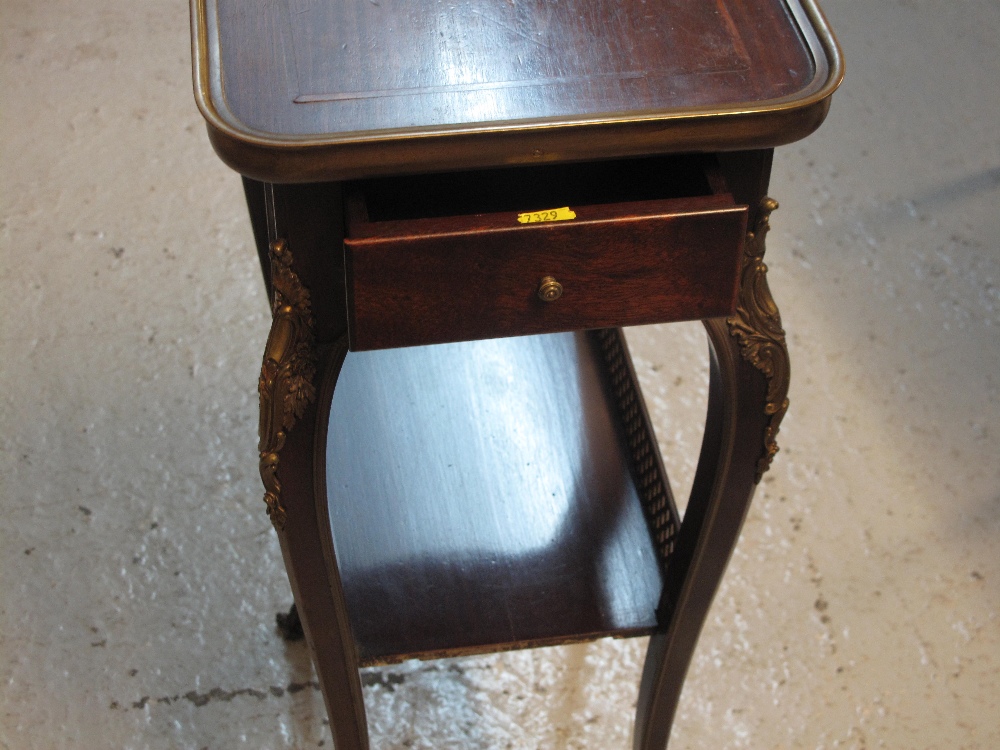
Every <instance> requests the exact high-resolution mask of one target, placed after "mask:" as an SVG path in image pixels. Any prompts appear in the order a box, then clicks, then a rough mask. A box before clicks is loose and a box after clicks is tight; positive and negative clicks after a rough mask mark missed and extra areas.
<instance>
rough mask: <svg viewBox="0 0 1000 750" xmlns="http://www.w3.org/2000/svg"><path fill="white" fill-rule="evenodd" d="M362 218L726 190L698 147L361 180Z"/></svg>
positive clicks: (358, 188) (526, 207)
mask: <svg viewBox="0 0 1000 750" xmlns="http://www.w3.org/2000/svg"><path fill="white" fill-rule="evenodd" d="M353 187H354V190H353V192H355V194H361V195H363V203H364V207H365V210H366V213H367V215H366V217H365V218H366V220H367V221H371V222H384V221H404V220H410V219H422V218H441V217H445V216H470V215H476V214H491V213H507V212H511V211H513V212H521V211H534V210H540V209H547V208H551V207H554V206H574V207H575V206H593V205H601V204H609V203H633V202H638V201H650V200H664V199H670V198H691V197H696V196H703V195H712V194H714V193H724V192H726V187H725V182H724V180H723V178H722V176H721V173H720V172H719V169H718V164H717V162H716V160H715V157H713V156H709V155H702V154H692V155H685V156H665V157H655V158H645V159H625V160H618V161H606V162H589V163H585V164H551V165H544V166H536V167H512V168H506V169H489V170H482V171H476V172H452V173H444V174H427V175H411V176H406V177H388V178H379V179H372V180H363V181H360V182H357V183H355V184H354V186H353Z"/></svg>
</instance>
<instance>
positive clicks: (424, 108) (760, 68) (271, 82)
mask: <svg viewBox="0 0 1000 750" xmlns="http://www.w3.org/2000/svg"><path fill="white" fill-rule="evenodd" d="M192 30H193V44H194V61H195V69H194V75H195V80H194V83H195V95H196V99H197V101H198V104H199V107H200V108H201V110H202V112H203V114H204V115H205V117H206V119H207V121H208V125H209V133H210V136H211V138H212V141H213V144H214V145H215V147H216V150H217V151H218V152H219V154H220V156H222V158H223V159H224V160H225V161H226V162H227V163H229V164H230V165H231V166H233V167H234V168H235V169H237V170H238V171H240V172H242V173H244V174H247V175H249V176H252V177H256V178H258V179H265V180H270V181H276V182H283V181H287V182H307V181H315V180H327V179H345V178H353V177H360V176H369V175H376V174H395V173H412V172H422V171H436V170H437V171H440V170H449V169H469V168H480V167H490V166H500V165H508V164H530V163H541V162H547V161H579V160H585V159H600V158H616V157H625V156H636V155H644V154H652V153H669V152H677V151H705V150H713V151H718V150H735V149H744V148H761V147H771V146H776V145H780V144H782V143H787V142H790V141H793V140H796V139H798V138H801V137H803V136H805V135H807V134H808V133H809V132H811V131H812V130H814V129H815V128H816V127H818V126H819V124H820V123H821V122H822V120H823V118H824V117H825V115H826V112H827V109H828V107H829V98H830V95H831V94H832V93H833V91H834V90H835V89H836V87H837V85H838V84H839V83H840V80H841V78H842V76H843V66H842V63H841V57H840V53H839V50H838V48H837V45H836V42H835V40H834V38H833V36H832V34H831V32H830V30H829V28H828V27H827V25H826V23H825V21H824V19H823V17H822V15H821V13H820V11H819V10H818V8H817V7H816V5H815V4H814V3H813V2H812V0H714V1H711V0H192Z"/></svg>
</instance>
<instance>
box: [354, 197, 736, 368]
mask: <svg viewBox="0 0 1000 750" xmlns="http://www.w3.org/2000/svg"><path fill="white" fill-rule="evenodd" d="M573 211H574V212H575V214H576V217H575V218H573V219H570V220H565V221H551V222H548V221H543V222H539V223H520V222H519V220H518V217H519V215H518V214H516V213H507V214H489V215H481V216H471V217H450V218H438V219H414V220H406V221H388V222H376V223H369V222H367V221H366V220H365V218H364V211H363V209H362V210H360V211H354V212H352V211H350V210H349V212H348V238H347V239H346V240H345V252H346V259H345V260H346V268H347V288H348V308H349V309H348V319H349V327H350V339H351V348H352V349H354V350H365V349H382V348H388V347H397V346H410V345H415V344H434V343H444V342H449V341H463V340H472V339H483V338H494V337H500V336H516V335H522V334H534V333H550V332H556V331H567V330H579V329H587V328H606V327H615V326H630V325H642V324H646V323H662V322H669V321H679V320H696V319H704V318H712V317H719V316H724V315H731V314H732V313H733V311H734V309H735V301H736V290H737V284H738V277H739V263H740V254H741V252H742V247H743V237H744V234H745V232H746V221H747V209H746V207H745V206H737V205H734V204H733V202H732V198H731V197H730V196H729V195H709V196H702V197H695V198H681V199H672V200H659V201H645V202H637V203H629V204H615V205H605V206H585V207H580V208H576V209H573ZM521 218H522V219H523V218H524V217H523V216H522V217H521ZM535 218H539V217H535Z"/></svg>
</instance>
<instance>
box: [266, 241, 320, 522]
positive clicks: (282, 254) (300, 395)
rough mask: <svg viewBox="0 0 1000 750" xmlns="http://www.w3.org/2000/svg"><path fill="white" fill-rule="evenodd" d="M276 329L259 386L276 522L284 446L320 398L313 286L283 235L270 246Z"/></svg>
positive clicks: (280, 513)
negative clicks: (315, 382)
mask: <svg viewBox="0 0 1000 750" xmlns="http://www.w3.org/2000/svg"><path fill="white" fill-rule="evenodd" d="M269 255H270V258H271V285H272V287H273V289H274V299H273V300H272V302H271V312H272V316H273V318H272V321H271V332H270V334H269V335H268V337H267V346H266V347H265V349H264V362H263V364H262V365H261V368H260V380H259V381H258V384H257V389H258V391H259V393H260V444H259V445H258V450H260V478H261V480H262V481H263V482H264V490H265V493H264V502H265V503H267V514H268V516H270V517H271V523H272V524H274V528H275V529H277V530H278V531H281V530H283V529H284V527H285V520H286V513H285V508H284V506H283V505H282V504H281V482H279V481H278V463H279V456H278V454H279V452H280V451H281V449H282V448H283V447H284V445H285V438H286V437H287V435H288V431H289V430H291V429H292V427H293V426H294V425H295V423H296V421H298V420H299V419H300V418H301V417H302V414H303V413H304V412H305V408H306V406H307V405H308V404H309V403H310V402H312V401H313V400H314V399H315V398H316V388H315V386H314V385H313V378H314V377H315V375H316V348H315V335H314V333H313V317H312V307H311V305H310V301H309V290H308V289H306V288H305V287H304V286H303V285H302V282H301V281H300V280H299V277H298V276H297V275H296V274H295V272H294V271H293V270H292V253H291V251H290V250H289V249H288V246H287V244H286V243H285V241H284V240H275V241H274V242H272V243H271V246H270V253H269Z"/></svg>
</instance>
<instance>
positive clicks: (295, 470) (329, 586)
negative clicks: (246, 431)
mask: <svg viewBox="0 0 1000 750" xmlns="http://www.w3.org/2000/svg"><path fill="white" fill-rule="evenodd" d="M308 187H309V186H307V188H308ZM307 188H302V187H299V186H272V185H265V186H264V195H265V214H264V218H265V220H266V223H267V233H268V234H267V236H268V238H269V250H268V256H269V258H268V266H269V269H270V282H271V283H270V289H271V308H272V314H273V319H272V324H271V332H270V335H269V336H268V341H267V346H266V348H265V353H264V362H263V365H262V367H261V377H260V401H261V420H260V445H259V449H260V472H261V479H262V480H263V483H264V488H265V495H264V500H265V503H266V505H267V513H268V515H269V516H270V518H271V521H272V523H273V524H274V527H275V530H276V531H277V532H278V539H279V542H280V544H281V552H282V556H283V557H284V562H285V569H286V570H287V572H288V578H289V583H290V584H291V588H292V593H293V594H294V597H295V604H296V610H297V612H298V615H299V619H300V621H301V623H302V629H303V631H304V633H305V637H306V642H307V643H308V645H309V649H310V652H311V656H312V662H313V666H314V668H315V670H316V674H317V677H318V680H319V683H320V686H321V688H322V690H323V697H324V700H325V702H326V709H327V714H328V716H329V719H330V729H331V732H332V734H333V739H334V742H335V744H336V747H337V750H368V727H367V722H366V718H365V706H364V698H363V694H362V688H361V678H360V675H359V673H358V659H357V650H356V648H355V645H354V638H353V635H352V633H351V628H350V624H349V621H348V617H347V604H346V601H345V599H344V591H343V586H342V583H341V580H340V575H339V572H338V571H339V568H338V566H337V560H336V552H335V550H334V545H333V538H332V532H331V529H330V523H329V517H328V516H329V511H328V506H327V493H326V435H327V427H328V420H329V414H330V404H331V402H332V400H333V392H334V388H335V387H336V384H337V378H338V376H339V374H340V369H341V367H342V365H343V363H344V359H345V357H346V356H347V348H348V345H347V333H346V321H345V320H344V319H343V313H342V312H341V310H342V307H341V306H340V305H337V304H336V302H337V295H336V294H327V295H324V296H322V297H320V298H319V299H314V298H313V297H312V296H311V295H310V293H309V289H310V287H312V288H322V286H321V285H322V281H323V280H324V279H326V278H328V277H331V276H332V277H333V278H336V277H337V276H338V269H337V268H336V267H335V264H336V257H337V256H336V254H335V252H331V249H333V250H335V249H336V248H337V246H338V245H339V243H340V242H341V239H342V238H341V235H340V231H341V229H340V223H339V218H338V217H339V200H338V199H339V190H338V189H336V188H331V187H323V186H320V187H312V188H311V189H307ZM339 274H340V275H342V270H341V271H339ZM329 297H333V298H334V299H333V301H332V302H331V300H330V299H328V298H329Z"/></svg>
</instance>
